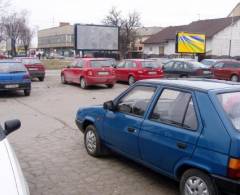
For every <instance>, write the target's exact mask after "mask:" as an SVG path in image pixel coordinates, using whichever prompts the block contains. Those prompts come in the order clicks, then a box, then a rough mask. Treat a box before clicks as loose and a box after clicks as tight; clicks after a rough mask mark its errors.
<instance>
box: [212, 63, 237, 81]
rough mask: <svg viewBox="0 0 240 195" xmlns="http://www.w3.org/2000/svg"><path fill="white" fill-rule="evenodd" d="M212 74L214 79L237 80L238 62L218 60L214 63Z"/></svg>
mask: <svg viewBox="0 0 240 195" xmlns="http://www.w3.org/2000/svg"><path fill="white" fill-rule="evenodd" d="M213 74H214V78H215V79H223V80H230V81H234V82H238V81H239V78H240V62H238V61H230V60H228V61H218V62H217V63H216V64H214V68H213Z"/></svg>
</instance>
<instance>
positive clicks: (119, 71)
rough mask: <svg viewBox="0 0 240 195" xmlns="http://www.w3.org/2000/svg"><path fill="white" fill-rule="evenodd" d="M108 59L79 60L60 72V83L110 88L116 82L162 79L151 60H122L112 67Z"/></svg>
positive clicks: (82, 86)
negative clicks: (99, 85) (102, 85)
mask: <svg viewBox="0 0 240 195" xmlns="http://www.w3.org/2000/svg"><path fill="white" fill-rule="evenodd" d="M112 62H113V61H112V59H108V58H79V59H76V60H75V61H74V62H73V63H72V64H71V65H69V66H67V67H66V68H64V69H63V70H62V71H61V81H62V83H64V84H66V83H76V84H79V85H80V87H81V88H83V89H85V88H86V87H88V86H91V85H96V84H105V85H107V87H109V88H112V87H113V86H114V84H115V83H116V81H127V82H128V83H129V84H130V85H132V84H133V83H134V82H136V81H137V80H142V79H151V78H163V76H164V74H163V71H162V69H161V68H160V67H159V66H157V65H156V64H155V63H154V61H153V60H142V59H141V60H140V59H139V60H124V61H122V62H121V63H119V64H118V65H115V66H113V63H112Z"/></svg>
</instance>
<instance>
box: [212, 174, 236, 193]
mask: <svg viewBox="0 0 240 195" xmlns="http://www.w3.org/2000/svg"><path fill="white" fill-rule="evenodd" d="M212 177H213V179H214V181H215V183H216V185H217V186H218V188H219V189H220V190H221V191H224V192H226V193H230V194H240V181H236V180H232V179H228V178H225V177H221V176H217V175H212Z"/></svg>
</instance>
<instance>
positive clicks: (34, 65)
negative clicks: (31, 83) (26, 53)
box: [18, 57, 45, 81]
mask: <svg viewBox="0 0 240 195" xmlns="http://www.w3.org/2000/svg"><path fill="white" fill-rule="evenodd" d="M18 60H20V61H21V62H22V63H23V64H24V65H25V67H26V68H27V70H28V72H29V74H30V77H31V79H33V78H38V79H39V81H44V78H45V67H44V65H43V64H42V62H41V61H40V60H39V59H38V58H31V57H26V58H25V57H24V58H18Z"/></svg>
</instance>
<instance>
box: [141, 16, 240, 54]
mask: <svg viewBox="0 0 240 195" xmlns="http://www.w3.org/2000/svg"><path fill="white" fill-rule="evenodd" d="M180 31H184V32H191V33H203V34H205V35H206V38H207V41H206V55H212V56H228V55H230V56H240V17H239V16H237V17H228V18H219V19H210V20H199V21H195V22H192V23H190V24H189V25H184V26H170V27H167V28H165V29H163V30H162V31H160V32H159V33H157V34H156V35H153V36H152V37H150V38H149V39H147V40H146V41H145V42H144V53H145V54H147V55H172V54H176V53H175V39H176V34H177V32H180Z"/></svg>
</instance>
